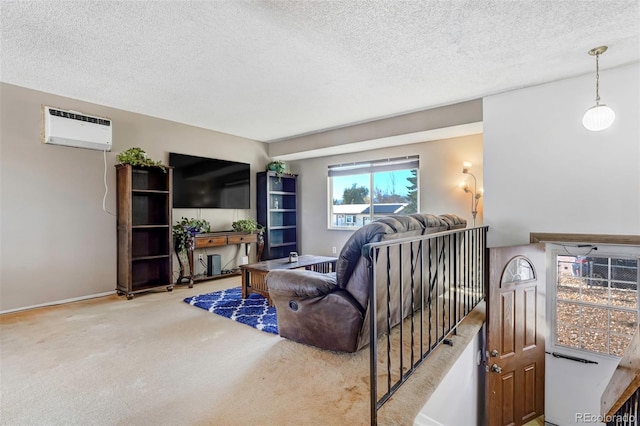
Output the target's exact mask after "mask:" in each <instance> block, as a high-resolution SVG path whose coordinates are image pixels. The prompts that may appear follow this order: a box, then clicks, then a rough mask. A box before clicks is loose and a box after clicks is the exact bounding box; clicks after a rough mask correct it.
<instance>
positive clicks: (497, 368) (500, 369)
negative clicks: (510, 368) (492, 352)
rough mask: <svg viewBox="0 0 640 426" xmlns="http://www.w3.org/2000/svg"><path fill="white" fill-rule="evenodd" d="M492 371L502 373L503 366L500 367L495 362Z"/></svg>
mask: <svg viewBox="0 0 640 426" xmlns="http://www.w3.org/2000/svg"><path fill="white" fill-rule="evenodd" d="M491 371H493V372H494V373H502V368H500V367H498V364H493V365H492V366H491Z"/></svg>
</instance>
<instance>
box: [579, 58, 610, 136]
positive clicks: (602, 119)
mask: <svg viewBox="0 0 640 426" xmlns="http://www.w3.org/2000/svg"><path fill="white" fill-rule="evenodd" d="M606 51H607V46H599V47H594V48H593V49H591V50H590V51H589V52H588V53H589V55H591V56H595V57H596V104H595V105H594V106H592V107H591V108H589V109H588V110H587V112H585V113H584V117H582V125H583V126H584V127H585V128H586V129H587V130H591V131H592V132H598V131H600V130H604V129H608V128H609V126H611V125H612V124H613V121H614V120H615V119H616V113H615V112H613V110H612V109H611V108H610V107H608V106H606V105H605V104H601V103H600V61H599V59H600V55H602V54H603V53H604V52H606Z"/></svg>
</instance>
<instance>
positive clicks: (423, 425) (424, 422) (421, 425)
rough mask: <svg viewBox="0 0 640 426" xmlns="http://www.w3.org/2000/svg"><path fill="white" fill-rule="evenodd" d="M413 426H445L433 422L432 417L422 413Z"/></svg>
mask: <svg viewBox="0 0 640 426" xmlns="http://www.w3.org/2000/svg"><path fill="white" fill-rule="evenodd" d="M413 426H444V425H443V424H442V423H440V422H437V421H435V420H433V419H432V418H431V417H429V416H427V415H426V414H424V413H422V412H420V413H418V415H417V416H416V418H415V419H414V420H413Z"/></svg>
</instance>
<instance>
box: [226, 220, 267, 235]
mask: <svg viewBox="0 0 640 426" xmlns="http://www.w3.org/2000/svg"><path fill="white" fill-rule="evenodd" d="M231 228H232V229H233V230H234V231H235V232H246V233H247V234H253V233H254V232H257V233H258V234H262V232H263V231H264V227H263V226H262V225H260V224H259V223H258V222H256V221H255V219H240V220H236V221H235V222H233V223H232V224H231Z"/></svg>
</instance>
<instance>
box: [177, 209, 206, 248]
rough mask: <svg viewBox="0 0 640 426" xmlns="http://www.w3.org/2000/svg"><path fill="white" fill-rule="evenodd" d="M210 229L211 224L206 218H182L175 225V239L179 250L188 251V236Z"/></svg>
mask: <svg viewBox="0 0 640 426" xmlns="http://www.w3.org/2000/svg"><path fill="white" fill-rule="evenodd" d="M210 231H211V224H210V223H209V222H208V221H207V220H205V219H193V218H190V219H188V218H186V217H183V218H181V219H180V221H179V222H178V223H176V224H175V225H173V239H174V240H175V242H176V244H177V249H178V250H177V251H178V252H179V253H186V251H187V238H189V237H190V236H191V235H194V234H199V233H203V232H210Z"/></svg>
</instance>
